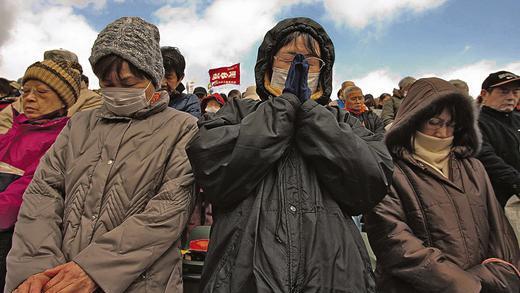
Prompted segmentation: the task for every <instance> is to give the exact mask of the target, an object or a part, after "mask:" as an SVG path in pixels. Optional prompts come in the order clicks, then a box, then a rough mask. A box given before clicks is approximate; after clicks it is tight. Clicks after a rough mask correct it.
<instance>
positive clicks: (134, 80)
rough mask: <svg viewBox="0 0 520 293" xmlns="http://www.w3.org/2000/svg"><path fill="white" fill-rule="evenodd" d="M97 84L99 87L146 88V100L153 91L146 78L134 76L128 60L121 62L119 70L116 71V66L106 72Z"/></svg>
mask: <svg viewBox="0 0 520 293" xmlns="http://www.w3.org/2000/svg"><path fill="white" fill-rule="evenodd" d="M99 86H100V87H101V88H107V87H122V88H138V89H146V98H147V100H150V98H151V97H152V96H153V94H154V92H155V89H154V86H153V85H152V84H151V81H150V80H148V79H146V78H140V77H137V76H135V75H134V74H133V73H132V71H131V70H130V67H129V66H128V62H126V61H124V62H123V63H122V66H121V70H120V71H119V72H116V68H114V69H113V70H112V71H111V72H110V73H109V74H107V78H106V79H104V80H100V81H99Z"/></svg>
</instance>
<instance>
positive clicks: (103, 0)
mask: <svg viewBox="0 0 520 293" xmlns="http://www.w3.org/2000/svg"><path fill="white" fill-rule="evenodd" d="M47 1H48V2H47V3H45V2H44V3H43V5H54V4H59V5H62V6H74V7H78V8H85V7H87V6H89V5H91V6H92V7H93V8H94V9H96V10H100V9H102V8H104V7H105V6H106V4H107V0H47ZM116 2H124V0H123V1H116Z"/></svg>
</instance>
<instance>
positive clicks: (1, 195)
mask: <svg viewBox="0 0 520 293" xmlns="http://www.w3.org/2000/svg"><path fill="white" fill-rule="evenodd" d="M80 76H81V74H80V70H79V64H77V63H72V62H67V61H57V62H54V61H52V60H44V61H42V62H36V63H34V64H32V65H31V66H29V68H27V70H26V71H25V75H24V77H23V82H22V85H23V94H22V97H21V98H22V99H23V100H24V102H23V107H24V111H23V112H24V113H23V114H15V117H14V120H13V127H12V128H10V129H9V130H8V131H7V133H5V134H1V135H0V288H2V290H3V288H4V285H5V283H4V280H5V274H6V257H7V253H8V252H9V250H10V249H11V239H12V237H13V228H14V226H15V223H16V217H17V216H18V211H19V209H20V205H21V204H22V195H23V193H24V191H25V189H26V188H27V185H29V183H30V182H31V180H32V177H33V175H34V172H35V170H36V167H37V166H38V162H39V161H40V158H41V157H42V156H43V155H44V154H45V152H46V151H47V150H48V149H49V148H50V147H51V145H52V144H53V143H54V141H55V140H56V137H57V136H58V134H59V133H60V131H61V130H62V128H63V127H65V124H66V123H67V121H68V118H67V108H69V107H71V106H72V105H73V104H74V103H75V102H76V100H77V99H78V96H79V91H80Z"/></svg>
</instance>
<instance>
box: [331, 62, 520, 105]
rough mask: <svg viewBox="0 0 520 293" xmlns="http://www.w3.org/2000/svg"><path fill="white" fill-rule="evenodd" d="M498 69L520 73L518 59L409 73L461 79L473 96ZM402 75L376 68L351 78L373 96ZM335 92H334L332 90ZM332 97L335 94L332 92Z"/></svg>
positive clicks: (338, 78) (388, 90) (389, 88)
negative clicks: (504, 62) (503, 62)
mask: <svg viewBox="0 0 520 293" xmlns="http://www.w3.org/2000/svg"><path fill="white" fill-rule="evenodd" d="M499 70H506V71H510V72H513V73H517V74H518V73H520V60H519V61H515V62H512V63H508V64H497V63H496V62H495V61H491V60H482V61H479V62H476V63H473V64H467V65H464V66H459V67H456V68H451V69H448V70H445V71H440V72H431V71H430V72H429V73H425V72H426V71H423V72H422V73H417V74H415V75H414V74H411V76H415V77H417V78H423V77H434V76H435V77H440V78H442V79H445V80H450V79H461V80H463V81H465V82H466V83H467V84H468V86H469V93H470V95H471V96H473V97H477V96H478V95H479V94H480V88H481V85H482V82H483V81H484V79H485V78H486V77H487V76H488V75H489V74H490V73H492V72H496V71H499ZM403 77H404V76H403V75H400V74H397V73H394V72H392V71H390V70H389V69H378V70H374V71H371V72H369V73H367V74H366V75H364V76H361V77H358V78H354V79H352V80H353V81H354V83H355V84H356V85H358V86H359V87H361V89H362V90H363V93H365V94H368V93H370V94H372V95H374V97H377V96H379V95H380V94H382V93H390V94H391V93H392V90H393V89H394V88H396V87H397V84H398V82H399V80H400V79H401V78H403ZM335 81H336V82H335V87H334V88H335V90H336V91H337V90H338V89H339V87H340V85H341V82H343V81H344V79H342V78H341V76H338V75H336V77H335ZM333 93H335V92H333ZM332 98H333V99H334V98H335V95H334V94H333V97H332Z"/></svg>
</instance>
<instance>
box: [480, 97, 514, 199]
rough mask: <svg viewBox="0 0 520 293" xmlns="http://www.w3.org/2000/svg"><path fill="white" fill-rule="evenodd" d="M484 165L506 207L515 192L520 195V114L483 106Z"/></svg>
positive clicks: (498, 196) (482, 158)
mask: <svg viewBox="0 0 520 293" xmlns="http://www.w3.org/2000/svg"><path fill="white" fill-rule="evenodd" d="M478 124H479V127H480V131H481V132H482V139H483V143H482V149H481V151H480V153H479V154H478V159H479V160H480V161H481V162H482V163H483V164H484V167H485V168H486V171H487V173H488V174H489V177H490V179H491V183H492V184H493V189H494V190H495V193H496V196H497V198H498V201H499V202H500V203H501V204H502V206H505V204H506V202H507V200H508V199H509V198H510V197H511V196H512V195H513V194H520V113H518V112H512V113H504V112H499V111H496V110H494V109H492V108H489V107H486V106H484V107H482V110H481V112H480V117H479V123H478Z"/></svg>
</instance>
